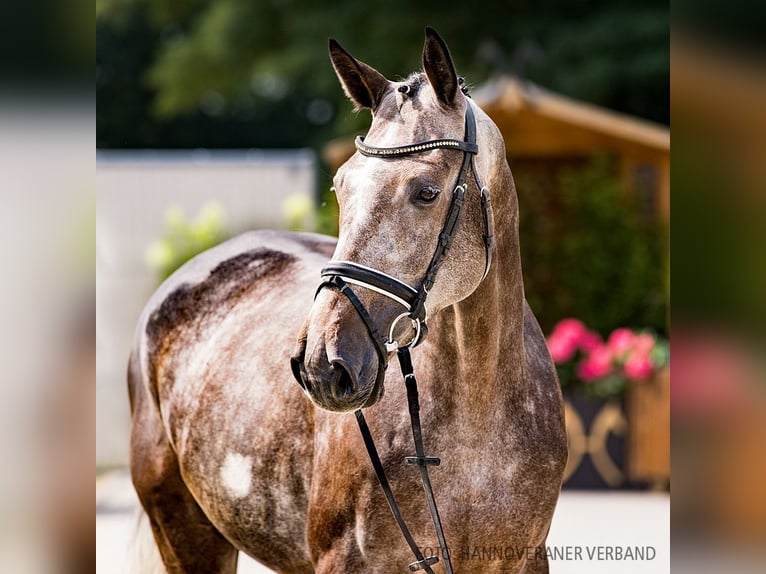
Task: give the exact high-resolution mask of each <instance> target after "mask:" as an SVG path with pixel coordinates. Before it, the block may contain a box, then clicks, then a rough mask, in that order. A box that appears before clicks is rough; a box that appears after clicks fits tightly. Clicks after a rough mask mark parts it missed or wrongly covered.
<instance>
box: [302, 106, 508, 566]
mask: <svg viewBox="0 0 766 574" xmlns="http://www.w3.org/2000/svg"><path fill="white" fill-rule="evenodd" d="M354 143H355V145H356V149H357V150H358V151H359V153H361V154H362V155H364V156H367V157H371V158H379V159H393V158H401V157H406V156H410V155H414V154H419V153H425V152H428V151H431V150H434V149H452V150H456V151H462V152H463V163H462V165H461V166H460V172H459V173H458V177H457V182H456V184H455V188H454V191H453V192H452V198H451V200H450V206H449V210H448V211H447V216H446V219H445V221H444V225H443V226H442V230H441V232H440V233H439V241H438V243H437V245H436V249H435V250H434V254H433V256H432V257H431V261H430V263H429V265H428V268H427V270H426V273H425V276H424V277H423V280H422V281H421V283H420V286H419V287H417V288H415V287H412V286H411V285H408V284H407V283H405V282H403V281H400V280H399V279H397V278H395V277H392V276H391V275H388V274H387V273H383V272H382V271H378V270H377V269H372V268H370V267H366V266H364V265H361V264H359V263H355V262H353V261H331V262H330V263H328V265H327V266H326V267H324V268H323V269H322V271H321V276H322V277H323V278H324V281H323V282H322V283H321V284H320V285H319V287H318V289H317V294H318V293H319V291H321V290H322V289H324V288H337V289H339V290H340V292H341V293H343V295H345V296H346V297H347V298H348V300H349V301H350V302H351V304H352V305H353V307H354V308H355V309H356V311H357V313H358V314H359V317H360V318H361V319H362V322H363V323H364V324H365V326H366V328H367V331H368V333H369V335H370V338H371V339H372V341H373V343H374V344H375V348H376V350H377V353H378V358H379V360H380V364H381V365H382V366H383V368H384V369H385V368H386V367H387V366H388V354H389V353H392V352H394V351H397V357H398V359H399V364H400V366H401V369H402V375H403V376H404V382H405V385H406V387H407V404H408V407H409V413H410V422H411V426H412V436H413V441H414V443H415V454H416V456H408V457H406V459H405V460H406V462H407V463H408V464H413V465H416V466H417V467H418V469H419V471H420V476H421V480H422V482H423V490H424V491H425V495H426V502H427V504H428V509H429V512H430V514H431V520H432V521H433V524H434V529H435V530H436V536H437V538H438V541H439V545H440V548H441V551H442V555H443V556H444V567H445V570H446V572H447V574H452V562H451V560H450V554H449V549H448V547H447V542H446V539H445V537H444V531H443V529H442V524H441V519H440V518H439V511H438V509H437V507H436V500H435V498H434V494H433V489H432V487H431V481H430V479H429V476H428V467H429V466H436V465H439V464H440V462H441V460H440V459H439V458H437V457H432V456H426V455H425V449H424V446H423V436H422V432H421V428H420V403H419V400H418V389H417V381H416V380H415V375H414V373H413V368H412V360H411V357H410V348H412V347H414V346H416V345H417V344H418V343H420V342H421V341H422V340H423V339H424V338H425V336H426V334H427V319H428V312H427V309H426V299H427V298H428V293H429V291H430V290H431V288H432V287H433V285H434V282H435V281H436V274H437V273H438V272H439V269H440V268H441V266H442V263H443V262H444V259H445V257H446V256H447V253H448V252H449V249H450V247H451V245H452V241H453V240H454V238H455V234H456V233H457V229H458V225H459V223H460V217H461V215H462V210H463V203H464V201H465V196H466V192H467V190H468V175H469V171H470V172H471V173H472V175H473V180H474V182H475V184H476V187H477V189H478V190H479V194H480V198H481V207H482V214H483V220H484V248H485V264H484V275H483V276H482V281H483V280H484V279H485V278H486V277H487V274H488V273H489V269H490V266H491V265H492V252H493V250H494V244H495V239H494V217H493V213H492V204H491V202H490V197H489V189H487V187H485V186H484V185H482V183H481V181H480V180H479V177H478V174H477V173H476V168H475V166H474V161H473V159H474V156H475V155H476V154H477V153H478V152H479V148H478V146H477V144H476V118H475V116H474V112H473V109H472V107H471V103H470V102H469V101H466V113H465V137H464V140H463V141H460V140H455V139H434V140H429V141H425V142H420V143H415V144H410V145H404V146H396V147H386V148H384V147H373V146H370V145H367V144H366V143H364V138H362V137H357V138H356V140H355V142H354ZM351 285H353V286H358V287H362V288H365V289H369V290H372V291H375V292H376V293H379V294H381V295H384V296H386V297H388V298H389V299H391V300H393V301H395V302H396V303H398V304H399V305H401V306H402V307H404V309H405V311H404V312H403V313H401V314H400V315H398V316H397V317H396V318H395V319H394V320H393V321H392V323H391V325H390V326H389V328H388V332H387V333H385V334H381V333H380V332H379V330H378V328H377V326H376V325H375V323H374V321H373V320H372V318H371V317H370V314H369V313H368V312H367V309H366V308H365V306H364V304H362V302H361V301H360V300H359V298H358V297H357V296H356V293H354V291H353V289H352V288H351ZM403 319H409V320H410V321H411V325H412V328H413V331H414V334H413V336H412V338H411V339H410V341H409V342H407V343H406V344H403V345H400V344H399V343H398V342H397V341H396V339H395V337H394V331H395V328H396V326H397V324H398V323H399V321H401V320H403ZM354 414H355V415H356V419H357V423H358V425H359V430H360V432H361V433H362V438H363V440H364V444H365V447H366V448H367V454H368V455H369V457H370V461H371V462H372V466H373V469H374V470H375V475H376V476H377V478H378V482H379V483H380V486H381V488H382V490H383V493H384V494H385V496H386V500H387V501H388V505H389V507H390V509H391V512H392V514H393V515H394V519H395V520H396V523H397V524H398V526H399V529H400V530H401V532H402V535H403V536H404V539H405V541H406V542H407V544H408V546H409V547H410V550H412V553H413V554H414V556H415V558H416V561H415V562H413V563H411V564H410V565H409V569H410V571H413V572H414V571H417V570H424V571H425V572H427V573H428V574H433V570H432V569H431V565H432V564H435V563H436V562H438V560H439V558H438V556H437V555H434V556H428V557H425V556H424V555H423V553H422V552H421V550H420V548H419V547H418V545H417V544H416V543H415V540H414V538H413V537H412V534H411V533H410V530H409V528H408V527H407V524H406V523H405V521H404V519H403V517H402V515H401V512H400V510H399V506H398V504H397V502H396V498H395V497H394V494H393V492H392V490H391V487H390V485H389V483H388V479H387V478H386V473H385V470H384V468H383V464H382V462H381V460H380V456H379V455H378V451H377V449H376V448H375V443H374V441H373V439H372V434H371V433H370V429H369V427H368V426H367V422H366V421H365V418H364V415H363V414H362V411H361V409H360V410H357V411H356V412H355V413H354Z"/></svg>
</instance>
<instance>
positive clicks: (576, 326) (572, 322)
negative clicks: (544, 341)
mask: <svg viewBox="0 0 766 574" xmlns="http://www.w3.org/2000/svg"><path fill="white" fill-rule="evenodd" d="M585 333H587V329H586V328H585V325H584V324H583V322H582V321H580V320H578V319H563V320H561V321H559V322H558V323H557V324H556V326H555V327H554V328H553V333H551V336H550V337H548V350H549V351H550V353H551V358H552V359H553V361H554V362H556V363H566V362H567V361H569V360H571V359H572V357H574V354H575V353H576V352H577V347H578V346H579V342H580V339H581V337H582V336H583V335H584V334H585Z"/></svg>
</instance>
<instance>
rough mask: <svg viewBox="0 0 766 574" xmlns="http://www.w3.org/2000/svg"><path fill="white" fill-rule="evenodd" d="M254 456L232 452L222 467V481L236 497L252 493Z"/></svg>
mask: <svg viewBox="0 0 766 574" xmlns="http://www.w3.org/2000/svg"><path fill="white" fill-rule="evenodd" d="M252 468H253V458H252V457H250V456H242V455H241V454H236V453H233V452H230V453H229V454H227V455H226V459H225V460H224V461H223V466H222V467H221V481H222V482H223V485H224V486H225V487H226V490H228V491H229V494H231V495H232V496H234V497H236V498H242V497H244V496H247V495H248V494H250V483H251V482H252V479H253V473H252Z"/></svg>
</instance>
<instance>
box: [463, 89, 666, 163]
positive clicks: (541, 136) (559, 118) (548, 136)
mask: <svg viewBox="0 0 766 574" xmlns="http://www.w3.org/2000/svg"><path fill="white" fill-rule="evenodd" d="M473 97H474V99H475V100H476V102H477V103H478V104H479V105H480V106H481V107H482V109H484V111H486V112H487V114H489V116H490V117H491V118H492V119H493V120H494V121H495V123H496V124H497V125H498V127H499V128H500V130H501V131H502V132H503V135H504V137H505V140H506V147H507V149H508V154H509V155H511V156H517V155H522V156H525V155H526V156H530V155H531V156H540V155H542V156H551V155H553V156H555V155H573V154H574V155H578V154H590V153H593V152H594V151H597V150H601V149H605V150H614V151H625V152H631V153H633V154H639V155H657V154H663V155H664V154H667V153H669V151H670V130H669V129H668V128H667V127H665V126H662V125H660V124H656V123H653V122H649V121H647V120H642V119H639V118H636V117H633V116H629V115H626V114H621V113H617V112H614V111H611V110H607V109H605V108H601V107H598V106H594V105H592V104H588V103H585V102H580V101H576V100H573V99H571V98H568V97H566V96H562V95H560V94H556V93H554V92H551V91H548V90H546V89H544V88H542V87H540V86H538V85H536V84H533V83H531V82H527V81H524V80H521V79H518V78H514V77H511V76H502V77H500V78H497V79H495V80H493V81H490V82H489V83H487V84H485V85H483V86H481V87H480V88H478V89H476V90H475V92H474V94H473Z"/></svg>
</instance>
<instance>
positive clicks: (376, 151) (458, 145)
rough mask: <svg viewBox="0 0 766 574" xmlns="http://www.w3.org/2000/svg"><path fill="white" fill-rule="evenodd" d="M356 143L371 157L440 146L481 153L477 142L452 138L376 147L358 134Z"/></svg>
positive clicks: (409, 152) (391, 155) (360, 151)
mask: <svg viewBox="0 0 766 574" xmlns="http://www.w3.org/2000/svg"><path fill="white" fill-rule="evenodd" d="M354 145H355V146H356V149H358V150H359V153H361V154H362V155H366V156H369V157H403V156H406V155H412V154H414V153H422V152H426V151H430V150H432V149H440V148H444V149H456V150H460V151H462V152H464V153H472V154H477V153H479V146H477V145H476V144H475V143H471V142H466V141H460V140H452V139H439V140H429V141H426V142H421V143H415V144H410V145H400V146H396V147H374V146H371V145H367V144H366V143H364V138H363V137H362V136H356V139H355V140H354Z"/></svg>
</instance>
